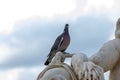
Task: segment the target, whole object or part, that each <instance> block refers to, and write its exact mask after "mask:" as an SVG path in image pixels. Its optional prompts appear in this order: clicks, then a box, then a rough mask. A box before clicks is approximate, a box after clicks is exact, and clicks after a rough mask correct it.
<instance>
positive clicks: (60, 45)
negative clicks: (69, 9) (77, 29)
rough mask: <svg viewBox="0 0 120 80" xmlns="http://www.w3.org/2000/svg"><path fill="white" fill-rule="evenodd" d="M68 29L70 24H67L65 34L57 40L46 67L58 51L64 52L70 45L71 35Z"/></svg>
mask: <svg viewBox="0 0 120 80" xmlns="http://www.w3.org/2000/svg"><path fill="white" fill-rule="evenodd" d="M68 28H69V24H66V25H65V28H64V31H63V33H62V34H61V35H59V36H58V37H57V38H56V40H55V42H54V44H53V46H52V48H51V50H50V53H49V54H48V56H47V57H48V59H47V60H46V62H45V63H44V65H48V64H49V63H50V62H51V60H52V58H53V57H54V56H55V54H56V53H57V52H58V51H61V52H64V51H65V50H66V49H67V48H68V46H69V44H70V35H69V31H68Z"/></svg>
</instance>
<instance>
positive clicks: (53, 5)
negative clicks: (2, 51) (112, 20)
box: [0, 0, 75, 34]
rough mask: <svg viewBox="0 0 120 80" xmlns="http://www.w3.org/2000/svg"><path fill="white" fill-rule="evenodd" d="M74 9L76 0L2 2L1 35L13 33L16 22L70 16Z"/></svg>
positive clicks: (14, 0)
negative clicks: (38, 17) (31, 18)
mask: <svg viewBox="0 0 120 80" xmlns="http://www.w3.org/2000/svg"><path fill="white" fill-rule="evenodd" d="M74 8H75V4H74V0H0V28H1V30H0V33H3V34H6V33H9V32H11V31H12V29H13V26H14V24H15V22H16V21H19V20H24V19H27V18H30V17H32V16H40V17H53V16H56V15H63V14H68V13H69V12H71V11H72V10H73V9H74Z"/></svg>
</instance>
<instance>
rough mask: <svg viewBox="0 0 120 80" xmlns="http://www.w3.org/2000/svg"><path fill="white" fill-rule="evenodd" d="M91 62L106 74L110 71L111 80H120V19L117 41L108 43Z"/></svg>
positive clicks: (117, 24)
mask: <svg viewBox="0 0 120 80" xmlns="http://www.w3.org/2000/svg"><path fill="white" fill-rule="evenodd" d="M90 60H91V61H92V62H94V63H95V64H96V65H98V66H101V67H102V68H103V69H104V72H106V71H109V70H110V76H109V80H120V19H118V21H117V23H116V30H115V39H113V40H110V41H108V42H106V43H105V44H104V45H103V46H102V47H101V49H100V50H99V51H98V52H97V53H95V54H94V55H93V56H92V57H91V58H90Z"/></svg>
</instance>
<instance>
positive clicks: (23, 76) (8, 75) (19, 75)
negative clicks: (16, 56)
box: [0, 66, 44, 80]
mask: <svg viewBox="0 0 120 80" xmlns="http://www.w3.org/2000/svg"><path fill="white" fill-rule="evenodd" d="M43 68H44V66H41V67H39V66H36V67H32V68H15V69H11V70H0V79H1V80H35V79H36V78H37V76H38V74H39V73H40V72H41V71H42V69H43Z"/></svg>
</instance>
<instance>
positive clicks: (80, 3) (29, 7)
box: [0, 0, 120, 80]
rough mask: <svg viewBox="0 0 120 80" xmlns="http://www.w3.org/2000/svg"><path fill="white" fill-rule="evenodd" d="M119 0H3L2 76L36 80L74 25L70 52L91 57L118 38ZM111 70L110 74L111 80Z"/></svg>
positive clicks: (0, 7)
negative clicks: (66, 29) (55, 45)
mask: <svg viewBox="0 0 120 80" xmlns="http://www.w3.org/2000/svg"><path fill="white" fill-rule="evenodd" d="M119 3H120V1H119V0H0V80H35V79H36V77H37V76H38V74H39V72H40V71H41V70H43V68H44V65H43V63H44V62H45V60H46V58H47V57H46V56H47V55H48V53H49V51H50V48H51V46H52V44H53V43H54V40H55V39H56V37H57V36H58V35H59V34H61V33H62V32H63V29H64V25H65V24H66V23H68V24H69V25H70V28H69V32H70V36H71V43H70V46H69V47H68V49H67V52H70V53H79V52H84V53H85V54H86V55H87V56H88V57H89V56H91V55H92V54H94V53H95V52H97V51H98V50H99V48H100V47H101V46H102V44H103V43H105V42H106V41H108V40H110V39H113V38H114V31H115V25H116V21H117V19H118V18H119V14H120V6H119ZM107 76H108V74H106V80H107Z"/></svg>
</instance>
